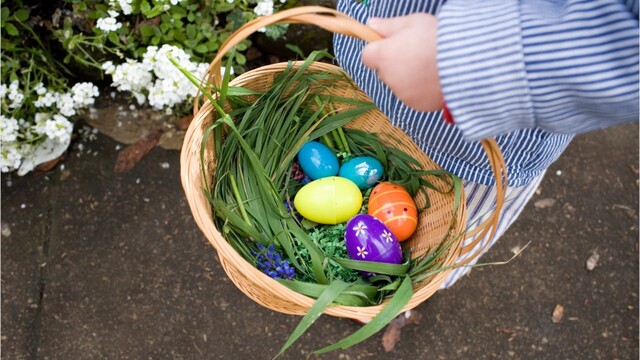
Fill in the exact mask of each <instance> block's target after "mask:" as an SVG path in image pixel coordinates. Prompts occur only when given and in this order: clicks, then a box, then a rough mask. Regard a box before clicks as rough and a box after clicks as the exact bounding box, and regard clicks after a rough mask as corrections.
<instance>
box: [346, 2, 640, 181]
mask: <svg viewBox="0 0 640 360" xmlns="http://www.w3.org/2000/svg"><path fill="white" fill-rule="evenodd" d="M443 3H444V1H437V0H434V1H428V0H427V1H412V0H396V1H388V0H369V1H368V4H364V3H363V2H357V1H354V0H342V1H340V2H339V3H338V10H340V11H342V12H344V13H346V14H348V15H349V16H351V17H353V18H355V19H358V20H359V21H361V22H363V23H366V22H367V20H368V19H369V17H373V16H375V17H394V16H401V15H407V14H410V13H414V12H427V13H431V14H438V18H439V22H440V25H439V45H438V46H439V49H438V52H439V54H438V66H439V68H440V77H441V83H442V88H443V92H444V96H445V99H446V101H447V104H448V106H449V109H450V110H451V112H452V114H453V117H454V119H455V121H456V126H449V125H447V124H445V123H444V122H443V120H442V116H441V113H440V112H434V113H427V112H416V111H414V110H412V109H410V108H408V107H407V106H405V105H404V104H402V103H401V102H400V101H398V99H397V98H396V97H395V96H393V94H392V93H391V91H390V90H389V88H388V87H386V86H385V85H384V84H383V83H382V82H381V81H380V80H379V79H378V78H377V77H376V74H375V73H374V72H373V71H372V70H370V69H368V68H366V67H364V66H363V65H362V62H361V58H360V53H361V51H362V48H363V47H364V45H365V43H364V42H363V41H360V40H356V39H353V38H350V37H345V36H341V35H337V36H336V37H335V41H334V51H335V54H336V56H337V59H338V62H339V64H340V66H341V67H342V68H343V69H345V71H346V72H347V73H348V74H349V75H350V76H351V77H352V78H353V79H354V80H355V81H356V83H357V84H358V85H359V86H360V87H361V88H362V89H363V90H364V91H365V92H366V93H367V94H368V95H369V96H370V97H371V98H372V99H373V100H374V102H375V103H376V104H377V105H378V107H379V108H380V109H381V110H382V111H383V112H384V113H385V114H386V115H387V116H388V117H389V118H390V119H391V121H392V123H393V124H394V125H395V126H397V127H399V128H401V129H402V130H404V131H405V132H406V133H407V134H408V135H409V136H410V137H411V138H412V139H413V140H414V141H415V142H416V144H418V146H420V148H421V149H422V150H423V151H425V153H427V154H428V155H429V156H430V157H431V158H432V159H433V160H434V161H436V162H437V163H438V164H440V165H441V166H442V167H444V168H445V169H447V170H449V171H451V172H453V173H455V174H456V175H458V176H460V177H461V178H463V179H466V180H470V181H473V182H476V183H480V184H486V185H490V184H492V183H493V179H492V172H491V168H490V167H489V164H488V161H487V160H486V157H485V155H484V151H483V149H482V147H481V146H480V145H479V143H478V142H477V141H474V140H478V139H480V138H483V137H489V136H496V135H498V134H503V135H499V136H496V140H497V142H498V144H499V145H500V148H501V150H502V153H503V154H504V156H505V160H506V163H507V167H508V172H509V184H510V186H516V187H517V186H522V185H524V184H527V183H529V182H531V181H532V180H533V179H534V178H537V177H538V176H539V175H540V174H541V173H542V172H543V171H544V170H545V169H547V168H548V167H549V165H550V164H551V163H553V162H554V161H555V160H556V159H557V158H558V157H559V156H560V155H561V154H562V152H563V151H564V149H565V148H566V146H567V145H568V144H569V142H570V141H571V139H572V138H573V136H574V134H573V133H575V132H582V131H587V130H594V129H596V128H600V127H603V126H608V125H613V124H616V123H620V122H624V121H627V122H628V121H637V119H638V19H637V17H638V3H637V1H614V0H608V1H596V0H584V1H545V2H543V1H539V0H533V1H530V2H528V1H507V0H476V1H471V0H450V1H449V2H447V3H446V4H444V5H443ZM474 24H480V26H479V28H478V27H477V26H475V25H474ZM570 34H576V35H575V38H572V37H571V35H570ZM492 44H493V45H492ZM556 45H557V46H559V48H558V49H557V50H551V49H552V48H553V46H556ZM470 60H471V61H470ZM398 66H402V64H398ZM469 89H470V90H469ZM543 128H544V129H547V130H553V131H554V132H551V131H546V130H544V129H543ZM517 129H520V130H517ZM513 130H517V131H513ZM507 131H511V132H509V133H505V132H507ZM557 131H559V132H562V133H558V132H557Z"/></svg>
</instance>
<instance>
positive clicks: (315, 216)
mask: <svg viewBox="0 0 640 360" xmlns="http://www.w3.org/2000/svg"><path fill="white" fill-rule="evenodd" d="M293 204H294V206H295V207H296V210H297V211H298V212H299V213H300V215H302V216H303V217H305V218H306V219H309V220H311V221H314V222H317V223H320V224H332V225H333V224H339V223H342V222H345V221H347V220H349V219H350V218H351V217H353V216H354V215H356V214H357V213H358V212H359V211H360V207H361V206H362V193H361V192H360V189H358V186H357V185H356V184H355V183H354V182H353V181H351V180H348V179H345V178H342V177H338V176H329V177H325V178H321V179H318V180H314V181H312V182H310V183H308V184H307V185H305V186H303V187H302V188H301V189H300V190H299V191H298V193H297V194H296V197H295V198H294V199H293Z"/></svg>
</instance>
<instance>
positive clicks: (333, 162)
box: [298, 141, 340, 180]
mask: <svg viewBox="0 0 640 360" xmlns="http://www.w3.org/2000/svg"><path fill="white" fill-rule="evenodd" d="M298 163H299V164H300V167H301V168H302V171H304V173H305V174H306V175H307V176H309V177H310V178H311V180H317V179H321V178H324V177H327V176H336V175H338V171H339V170H340V164H339V163H338V158H337V157H336V155H335V154H334V153H333V151H331V149H329V148H328V147H327V146H325V145H324V144H321V143H319V142H317V141H309V142H308V143H306V144H304V145H303V146H302V148H301V149H300V151H299V152H298Z"/></svg>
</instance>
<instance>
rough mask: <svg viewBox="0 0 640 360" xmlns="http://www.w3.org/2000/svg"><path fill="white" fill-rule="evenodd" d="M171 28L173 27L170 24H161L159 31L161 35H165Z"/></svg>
mask: <svg viewBox="0 0 640 360" xmlns="http://www.w3.org/2000/svg"><path fill="white" fill-rule="evenodd" d="M172 28H173V26H172V25H171V24H169V23H165V22H163V23H162V24H160V30H162V32H163V33H166V32H167V31H169V30H170V29H172Z"/></svg>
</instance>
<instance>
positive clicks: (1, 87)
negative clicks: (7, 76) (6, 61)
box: [0, 84, 7, 100]
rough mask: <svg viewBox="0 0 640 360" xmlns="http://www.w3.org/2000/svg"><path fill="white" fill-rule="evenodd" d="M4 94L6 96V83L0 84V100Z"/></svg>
mask: <svg viewBox="0 0 640 360" xmlns="http://www.w3.org/2000/svg"><path fill="white" fill-rule="evenodd" d="M5 96H7V85H5V84H2V85H0V100H4V98H5Z"/></svg>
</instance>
